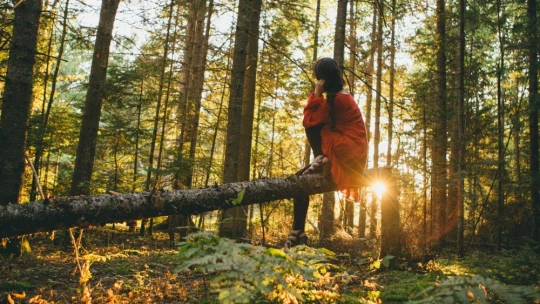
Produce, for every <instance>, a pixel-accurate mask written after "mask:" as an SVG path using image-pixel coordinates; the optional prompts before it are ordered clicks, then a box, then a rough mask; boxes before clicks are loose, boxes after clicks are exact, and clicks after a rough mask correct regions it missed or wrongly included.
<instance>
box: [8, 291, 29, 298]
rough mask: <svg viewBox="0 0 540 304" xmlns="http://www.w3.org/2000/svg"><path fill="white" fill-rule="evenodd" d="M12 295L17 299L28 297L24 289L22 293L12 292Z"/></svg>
mask: <svg viewBox="0 0 540 304" xmlns="http://www.w3.org/2000/svg"><path fill="white" fill-rule="evenodd" d="M11 296H13V297H14V298H15V299H24V298H26V292H24V291H23V292H22V293H15V292H12V293H11Z"/></svg>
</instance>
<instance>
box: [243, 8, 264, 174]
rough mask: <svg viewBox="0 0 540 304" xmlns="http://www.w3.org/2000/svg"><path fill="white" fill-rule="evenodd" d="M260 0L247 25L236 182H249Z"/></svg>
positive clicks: (252, 9) (252, 10) (253, 9)
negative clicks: (247, 37)
mask: <svg viewBox="0 0 540 304" xmlns="http://www.w3.org/2000/svg"><path fill="white" fill-rule="evenodd" d="M261 7H262V0H253V1H252V3H251V20H250V24H249V41H248V50H247V59H246V77H245V80H244V92H243V95H244V98H243V99H244V100H243V103H242V121H241V132H240V134H241V138H242V143H241V144H240V146H239V154H240V156H239V158H240V159H239V165H238V181H247V180H249V172H250V171H249V168H250V164H251V142H252V138H253V116H254V112H255V86H256V78H257V63H258V59H259V56H258V55H259V54H258V53H259V21H260V16H261Z"/></svg>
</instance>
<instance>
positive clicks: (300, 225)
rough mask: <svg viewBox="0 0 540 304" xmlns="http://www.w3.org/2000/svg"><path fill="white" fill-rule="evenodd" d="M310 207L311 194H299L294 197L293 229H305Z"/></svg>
mask: <svg viewBox="0 0 540 304" xmlns="http://www.w3.org/2000/svg"><path fill="white" fill-rule="evenodd" d="M308 207H309V196H299V197H295V198H294V207H293V212H294V219H293V226H292V230H297V231H304V230H305V228H306V218H307V212H308Z"/></svg>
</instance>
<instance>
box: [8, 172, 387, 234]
mask: <svg viewBox="0 0 540 304" xmlns="http://www.w3.org/2000/svg"><path fill="white" fill-rule="evenodd" d="M384 170H386V169H385V168H379V169H371V170H366V174H367V175H369V176H371V177H373V176H377V175H379V174H378V172H382V171H384ZM385 172H387V171H385ZM388 172H389V171H388ZM370 180H372V178H368V177H366V178H365V185H366V186H369V185H370V184H371V183H370V182H369V181H370ZM335 190H336V185H335V184H334V183H332V182H331V181H330V180H329V179H327V178H325V177H323V176H321V175H319V174H312V175H303V176H291V177H288V178H284V179H258V180H254V181H248V182H238V183H230V184H224V185H218V186H214V187H209V188H204V189H189V190H170V191H165V190H162V191H156V192H154V193H149V192H140V193H131V194H121V195H89V196H75V197H61V198H54V199H45V200H40V201H35V202H30V203H26V204H9V205H7V206H0V237H11V236H18V235H24V234H29V233H35V232H44V231H52V230H60V229H67V228H72V227H83V228H84V227H88V226H90V225H98V224H104V223H113V222H122V221H129V220H137V219H142V218H149V217H156V216H163V215H172V214H183V215H187V214H199V213H202V212H207V211H212V210H217V209H226V208H231V207H234V206H240V205H250V204H255V203H263V202H269V201H274V200H278V199H286V198H292V197H296V196H300V195H311V194H316V193H324V192H329V191H335Z"/></svg>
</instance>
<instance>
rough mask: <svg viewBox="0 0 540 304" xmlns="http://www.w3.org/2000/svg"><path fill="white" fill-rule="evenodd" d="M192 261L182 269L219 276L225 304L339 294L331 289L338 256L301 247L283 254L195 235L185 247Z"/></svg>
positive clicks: (325, 298) (217, 287) (217, 286)
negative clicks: (332, 271) (334, 258)
mask: <svg viewBox="0 0 540 304" xmlns="http://www.w3.org/2000/svg"><path fill="white" fill-rule="evenodd" d="M181 245H182V247H181V250H180V255H181V256H182V257H183V258H185V259H186V260H185V261H184V262H183V263H182V264H181V265H180V266H179V267H178V269H177V271H178V272H181V271H184V270H187V269H190V268H192V269H195V270H196V271H199V272H203V273H207V274H213V275H215V276H214V277H213V279H212V280H211V284H212V290H214V291H215V292H217V293H218V294H219V295H218V297H219V300H220V301H221V302H223V303H245V302H249V301H253V300H257V301H262V302H274V301H278V302H283V301H286V300H293V301H294V299H297V300H299V301H304V302H308V303H309V302H318V301H322V302H325V303H328V302H334V301H336V300H337V298H338V297H339V295H338V294H337V293H335V292H334V291H333V290H332V289H331V288H332V286H334V279H336V278H338V277H339V279H340V280H341V278H342V276H333V275H332V274H331V272H330V270H332V269H334V268H335V266H334V265H333V264H331V261H332V259H333V258H332V256H333V253H332V252H330V251H328V250H324V249H314V248H309V247H306V246H297V247H294V248H292V249H291V250H289V251H288V252H284V251H283V250H280V249H275V248H265V247H262V246H253V245H250V244H240V243H235V242H234V241H232V240H230V239H225V238H219V237H216V236H214V235H212V234H210V233H204V232H200V233H195V234H192V235H190V236H189V237H188V242H184V243H181Z"/></svg>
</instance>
